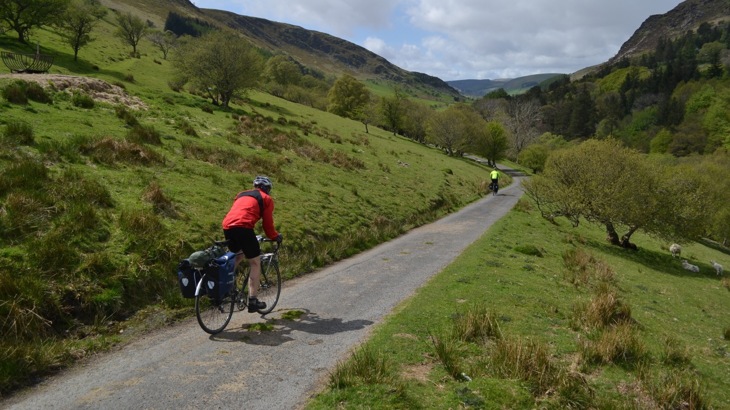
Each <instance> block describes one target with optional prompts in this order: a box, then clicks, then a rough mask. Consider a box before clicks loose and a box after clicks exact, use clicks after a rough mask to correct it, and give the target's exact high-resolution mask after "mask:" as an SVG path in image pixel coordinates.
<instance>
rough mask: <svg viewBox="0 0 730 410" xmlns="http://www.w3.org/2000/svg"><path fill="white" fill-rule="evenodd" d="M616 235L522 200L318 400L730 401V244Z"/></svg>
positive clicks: (557, 404)
mask: <svg viewBox="0 0 730 410" xmlns="http://www.w3.org/2000/svg"><path fill="white" fill-rule="evenodd" d="M636 243H637V244H638V246H639V250H638V251H629V250H624V249H621V248H618V247H615V246H611V245H608V243H607V242H606V241H605V232H603V230H602V229H600V228H599V227H597V226H594V225H587V224H584V225H581V226H580V227H578V228H572V227H571V226H570V224H569V223H567V222H566V221H561V220H558V221H557V224H552V223H550V222H548V221H546V220H544V219H542V218H541V217H540V213H539V212H538V211H537V210H534V209H532V205H531V203H530V202H529V201H527V200H526V199H522V200H521V201H520V203H518V205H517V207H516V208H515V209H514V210H513V211H512V212H511V213H510V214H508V216H507V217H505V218H503V219H502V220H500V221H498V222H497V223H496V224H495V225H494V226H493V227H492V228H491V229H490V230H489V231H488V232H486V233H485V235H484V236H483V237H482V238H481V239H480V240H478V241H477V242H475V243H474V244H473V245H472V246H471V247H470V248H469V249H467V251H466V252H464V253H463V254H462V255H461V256H460V257H459V258H458V259H457V260H456V261H455V262H454V263H453V264H452V265H450V266H448V267H447V268H446V269H445V270H444V271H443V272H441V273H440V274H438V275H437V276H435V277H434V278H433V279H432V280H431V281H430V282H429V283H428V284H427V285H425V286H424V287H423V288H421V289H420V290H419V291H418V292H417V294H416V295H415V296H414V297H413V298H411V299H410V300H407V301H405V302H404V303H402V304H401V306H400V307H398V308H397V309H396V312H395V313H394V314H393V315H392V316H390V317H389V318H388V320H387V321H386V322H385V323H383V324H382V325H380V326H378V328H377V329H376V330H375V331H374V332H373V335H372V337H371V339H370V340H369V341H368V342H366V343H365V344H364V345H363V346H362V347H360V348H358V349H357V350H356V351H355V352H354V354H353V357H352V358H350V359H349V360H348V361H346V362H343V363H340V365H339V366H338V367H337V369H335V370H334V371H332V373H331V376H330V378H329V387H328V388H327V389H326V391H324V392H322V393H321V394H320V395H319V396H317V397H316V398H315V399H314V400H313V401H312V402H311V403H309V405H308V406H307V408H311V409H327V408H333V407H337V408H369V409H390V408H403V409H406V408H408V409H411V408H439V409H441V408H444V409H445V408H480V409H504V408H510V409H533V408H550V409H553V408H554V409H564V408H596V409H678V408H694V409H711V408H715V409H725V408H730V380H728V378H727V374H728V370H729V369H730V354H729V353H728V348H729V347H730V320H729V319H728V317H727V311H728V307H730V280H728V277H727V273H725V276H717V275H716V274H715V271H714V269H712V267H711V266H710V263H709V261H710V260H713V259H714V260H717V261H720V262H721V263H722V264H724V266H728V265H730V251H728V250H727V249H720V248H716V247H714V246H713V247H708V246H704V245H702V244H690V245H686V246H684V248H683V250H682V255H681V257H682V258H683V259H687V260H689V261H690V262H691V263H693V264H696V265H698V266H699V267H700V272H699V273H692V272H689V271H687V270H684V269H682V266H681V263H680V259H679V258H673V257H672V256H671V254H670V253H669V251H668V250H667V248H668V245H669V244H666V243H662V242H658V241H656V240H654V239H652V238H649V237H646V236H640V237H637V238H636Z"/></svg>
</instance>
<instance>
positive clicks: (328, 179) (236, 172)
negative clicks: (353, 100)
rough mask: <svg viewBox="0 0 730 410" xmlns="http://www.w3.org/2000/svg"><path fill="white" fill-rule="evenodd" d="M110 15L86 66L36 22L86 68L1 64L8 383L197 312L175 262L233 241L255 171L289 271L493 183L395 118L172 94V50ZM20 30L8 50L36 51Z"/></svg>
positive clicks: (5, 43) (0, 288)
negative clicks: (403, 132) (129, 41)
mask: <svg viewBox="0 0 730 410" xmlns="http://www.w3.org/2000/svg"><path fill="white" fill-rule="evenodd" d="M111 21H113V15H112V14H108V15H107V17H106V19H105V21H104V22H103V23H102V24H101V25H100V26H99V27H98V29H97V30H96V31H95V33H94V37H95V38H97V40H96V41H95V42H93V43H91V44H90V45H89V46H87V47H84V48H82V50H81V52H80V53H79V61H78V62H74V61H73V55H72V52H71V49H70V47H68V46H66V45H65V44H64V43H63V42H62V41H61V39H60V37H59V36H58V35H57V33H55V32H54V31H53V30H38V31H36V32H35V33H34V37H33V41H34V42H36V41H37V42H38V43H40V46H41V49H42V51H43V52H47V53H50V54H53V55H55V64H54V66H53V67H52V69H51V73H52V74H56V75H71V76H74V77H80V78H73V79H68V78H60V77H56V78H52V79H49V78H47V77H40V76H36V77H34V78H35V79H37V81H33V80H30V81H23V82H20V83H19V82H18V78H17V76H12V75H3V76H2V77H0V90H3V98H1V99H0V317H2V318H5V319H3V321H0V334H1V335H2V336H1V338H0V363H1V364H0V392H2V394H5V393H7V392H8V391H11V390H13V389H15V388H17V387H19V386H22V385H25V384H27V383H30V382H32V381H33V380H38V376H41V375H43V374H45V373H47V372H48V371H51V370H53V369H57V368H60V367H63V366H66V365H67V364H69V363H71V362H73V361H74V360H75V359H78V358H80V357H83V356H85V355H86V354H87V353H88V352H91V351H94V350H97V349H103V348H106V347H108V346H109V345H111V344H114V343H117V342H119V341H120V340H122V339H121V338H122V336H124V337H127V335H130V334H134V331H133V329H132V326H133V325H132V324H133V323H134V321H130V320H127V319H128V318H130V317H132V316H135V315H136V317H137V318H142V319H144V318H148V319H154V320H157V321H159V320H163V321H164V320H169V318H171V317H175V315H188V314H190V313H191V309H190V306H191V304H190V303H189V301H186V300H183V299H181V298H180V296H179V295H178V293H179V292H178V289H177V285H176V277H175V267H176V264H177V262H178V261H179V260H180V259H182V258H184V257H186V256H187V255H189V254H190V253H191V252H192V251H194V250H197V249H200V248H203V247H206V246H208V245H209V244H210V242H211V241H212V240H213V239H220V238H221V236H222V232H221V231H220V221H221V219H222V217H223V216H224V214H225V213H226V212H227V210H228V208H229V206H230V203H231V200H232V198H233V196H234V195H235V194H236V193H237V192H238V191H239V190H243V189H247V188H249V187H250V185H251V181H252V180H253V177H254V176H255V175H256V174H267V175H269V176H270V177H271V178H272V179H273V181H274V190H273V196H274V198H275V201H276V212H275V218H276V225H277V228H278V229H279V230H280V231H281V232H282V233H283V234H284V237H285V249H286V251H285V254H284V255H283V256H282V257H283V262H282V266H283V269H284V275H285V276H286V277H287V278H291V277H293V276H297V275H303V274H306V273H307V272H309V271H311V270H313V269H315V268H317V267H320V266H323V265H325V264H327V263H330V262H332V261H335V260H338V259H341V258H343V257H346V256H349V255H351V254H353V253H356V252H359V251H362V250H364V249H367V248H369V247H372V246H374V245H375V244H377V243H380V242H382V241H385V240H387V239H390V238H392V237H394V236H396V235H398V234H400V233H402V232H404V231H406V230H408V229H410V228H412V227H415V226H418V225H420V224H423V223H426V222H429V221H431V220H433V219H435V218H437V217H439V216H442V215H444V214H446V213H448V212H451V211H453V210H455V209H458V208H460V207H462V206H463V205H465V204H467V203H469V202H472V201H474V200H475V199H477V198H479V197H480V196H481V195H483V193H484V181H486V180H487V179H488V177H487V174H488V171H489V170H488V169H486V168H484V167H483V166H481V165H478V164H475V163H473V162H471V161H467V160H461V159H456V158H450V157H447V156H445V155H444V154H443V153H441V152H440V151H438V150H435V149H432V148H429V147H426V146H422V145H418V144H414V143H413V142H411V141H408V140H405V139H401V138H399V137H395V136H393V135H392V134H391V133H388V132H385V131H383V130H380V129H376V128H373V127H370V133H368V134H366V133H365V132H364V131H365V129H364V126H363V125H362V124H360V123H358V122H353V121H350V120H346V119H343V118H340V117H336V116H333V115H330V114H328V113H325V112H321V111H317V110H313V109H310V108H307V107H305V106H301V105H297V104H292V103H289V102H287V101H284V100H281V99H277V98H274V97H272V96H270V95H268V94H264V93H261V92H257V91H253V92H251V93H250V94H249V95H248V96H247V97H246V98H244V99H238V100H236V101H235V102H234V104H232V107H231V109H230V110H227V111H223V110H221V109H220V108H219V107H216V106H213V105H211V104H210V103H209V101H208V100H206V99H204V98H202V97H199V96H196V95H193V94H189V93H187V92H174V91H172V90H171V89H170V88H169V87H168V81H169V80H170V79H171V78H172V74H173V70H172V67H171V65H170V62H169V61H167V60H163V59H162V54H161V53H160V52H157V51H156V50H155V49H154V48H153V46H152V45H151V44H150V43H148V42H147V41H146V40H143V41H142V43H141V44H140V47H139V50H140V52H141V58H130V57H129V52H130V51H131V50H130V49H129V47H127V46H124V45H122V44H121V43H120V42H119V41H118V40H115V39H114V38H113V36H112V35H111V33H112V32H113V29H114V28H113V26H112V24H111ZM8 34H10V33H6V35H4V36H0V50H3V51H13V52H33V51H35V47H34V46H21V45H20V44H18V43H17V42H16V41H15V40H14V38H12V37H11V36H8ZM84 78H94V79H100V80H104V82H105V83H95V82H91V81H89V80H84ZM67 80H68V82H69V84H71V85H69V86H68V88H66V86H67V85H66V82H67ZM36 83H38V84H41V85H42V86H43V87H44V88H43V89H40V88H39V87H38V86H35V85H33V84H36ZM109 85H114V87H109ZM22 95H26V96H30V97H31V99H30V100H29V101H27V102H23V101H20V100H18V98H20V96H22ZM120 335H122V336H120Z"/></svg>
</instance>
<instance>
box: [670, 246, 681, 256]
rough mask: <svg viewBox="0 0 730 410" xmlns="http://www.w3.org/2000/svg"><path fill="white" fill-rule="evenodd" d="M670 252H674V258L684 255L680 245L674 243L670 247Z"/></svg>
mask: <svg viewBox="0 0 730 410" xmlns="http://www.w3.org/2000/svg"><path fill="white" fill-rule="evenodd" d="M669 252H672V257H673V258H676V257H677V256H679V255H681V254H682V247H681V246H679V244H676V243H673V244H671V245H670V246H669Z"/></svg>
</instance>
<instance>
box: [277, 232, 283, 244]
mask: <svg viewBox="0 0 730 410" xmlns="http://www.w3.org/2000/svg"><path fill="white" fill-rule="evenodd" d="M283 240H284V237H283V236H282V235H281V234H279V236H277V237H276V243H278V244H279V245H281V241H283Z"/></svg>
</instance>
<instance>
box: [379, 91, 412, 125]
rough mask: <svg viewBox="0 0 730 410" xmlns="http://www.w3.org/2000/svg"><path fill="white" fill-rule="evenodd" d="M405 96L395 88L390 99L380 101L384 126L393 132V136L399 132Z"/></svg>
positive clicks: (403, 112) (385, 98) (384, 98)
mask: <svg viewBox="0 0 730 410" xmlns="http://www.w3.org/2000/svg"><path fill="white" fill-rule="evenodd" d="M405 100H406V96H405V94H404V93H403V90H402V89H401V88H400V87H398V86H396V87H395V90H394V91H393V96H392V97H383V98H381V100H380V113H381V115H382V116H383V121H384V122H385V125H386V126H387V127H389V128H390V129H391V130H392V131H393V135H395V134H397V133H398V132H400V130H401V127H402V126H403V115H404V114H405V104H404V101H405Z"/></svg>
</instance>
